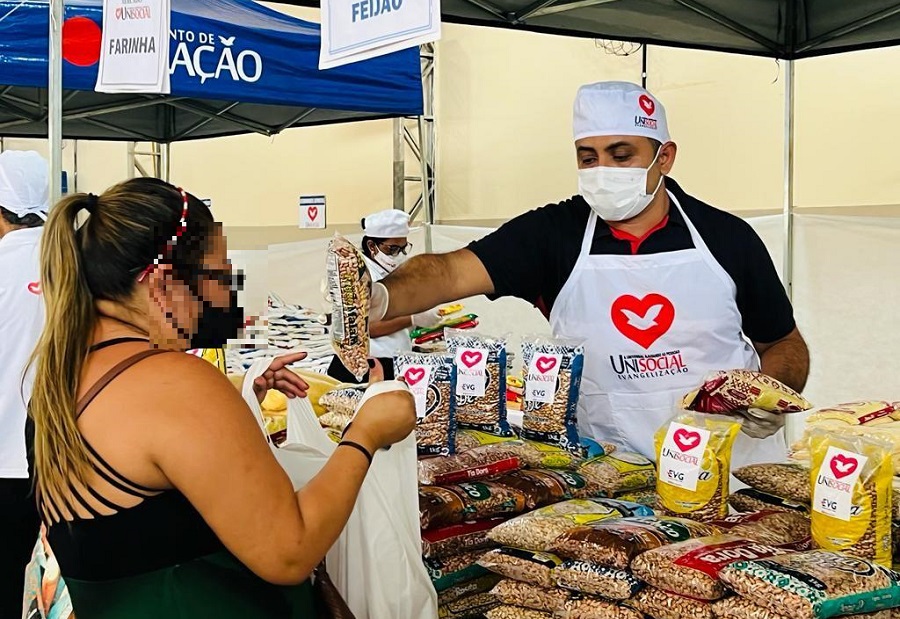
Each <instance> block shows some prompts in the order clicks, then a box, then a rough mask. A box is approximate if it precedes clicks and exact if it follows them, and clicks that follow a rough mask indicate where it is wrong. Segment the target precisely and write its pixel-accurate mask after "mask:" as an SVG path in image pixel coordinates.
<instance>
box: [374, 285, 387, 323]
mask: <svg viewBox="0 0 900 619" xmlns="http://www.w3.org/2000/svg"><path fill="white" fill-rule="evenodd" d="M390 302H391V299H390V296H389V295H388V289H387V288H386V287H385V286H384V284H382V283H381V282H375V283H374V284H372V299H371V300H370V301H369V320H370V321H371V322H380V321H382V320H384V315H385V314H387V311H388V305H389V304H390Z"/></svg>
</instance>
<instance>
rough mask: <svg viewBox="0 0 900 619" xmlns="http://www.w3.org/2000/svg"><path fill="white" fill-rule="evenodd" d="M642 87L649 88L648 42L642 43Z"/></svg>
mask: <svg viewBox="0 0 900 619" xmlns="http://www.w3.org/2000/svg"><path fill="white" fill-rule="evenodd" d="M641 88H643V89H644V90H646V89H647V44H646V43H645V44H643V45H641Z"/></svg>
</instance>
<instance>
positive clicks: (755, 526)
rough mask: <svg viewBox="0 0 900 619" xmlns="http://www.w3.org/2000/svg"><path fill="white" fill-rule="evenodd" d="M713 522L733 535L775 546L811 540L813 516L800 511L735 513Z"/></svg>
mask: <svg viewBox="0 0 900 619" xmlns="http://www.w3.org/2000/svg"><path fill="white" fill-rule="evenodd" d="M710 524H712V525H713V526H715V527H718V528H719V529H721V530H723V531H726V532H727V533H729V534H730V535H735V536H737V537H742V538H744V539H748V540H750V541H753V542H759V543H761V544H769V545H771V546H787V545H794V544H800V543H805V542H807V541H808V540H809V539H810V528H809V518H807V517H806V516H805V515H803V514H801V513H799V512H778V511H761V512H751V513H748V514H735V515H733V516H726V517H725V518H722V519H721V520H713V521H712V522H711V523H710Z"/></svg>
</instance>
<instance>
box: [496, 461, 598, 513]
mask: <svg viewBox="0 0 900 619" xmlns="http://www.w3.org/2000/svg"><path fill="white" fill-rule="evenodd" d="M494 481H495V482H497V483H498V484H502V485H504V486H509V487H510V488H515V489H517V490H519V491H521V492H522V494H524V495H525V507H526V508H527V509H535V508H537V507H543V506H544V505H549V504H551V503H558V502H559V501H563V500H565V499H579V498H585V497H590V496H594V495H596V494H597V493H598V491H599V487H598V486H597V484H595V483H593V482H592V481H591V480H590V479H588V478H585V477H583V476H581V475H579V474H578V473H574V472H571V471H539V470H526V471H516V472H515V473H508V474H506V475H501V476H500V477H497V478H495V479H494Z"/></svg>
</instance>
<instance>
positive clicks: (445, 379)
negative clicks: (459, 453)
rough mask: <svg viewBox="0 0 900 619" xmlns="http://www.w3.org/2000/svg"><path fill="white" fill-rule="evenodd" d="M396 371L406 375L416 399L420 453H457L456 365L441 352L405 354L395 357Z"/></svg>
mask: <svg viewBox="0 0 900 619" xmlns="http://www.w3.org/2000/svg"><path fill="white" fill-rule="evenodd" d="M394 372H395V374H396V376H398V377H403V380H404V381H405V382H406V385H407V386H408V387H409V390H410V391H411V392H412V394H413V398H414V400H415V402H416V447H417V448H418V454H419V456H449V455H452V454H454V453H456V418H455V415H454V411H453V407H452V406H451V397H450V388H451V386H450V384H451V374H452V365H451V361H450V359H448V358H447V357H446V356H444V355H441V354H423V353H403V354H399V355H397V356H396V357H394Z"/></svg>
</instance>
